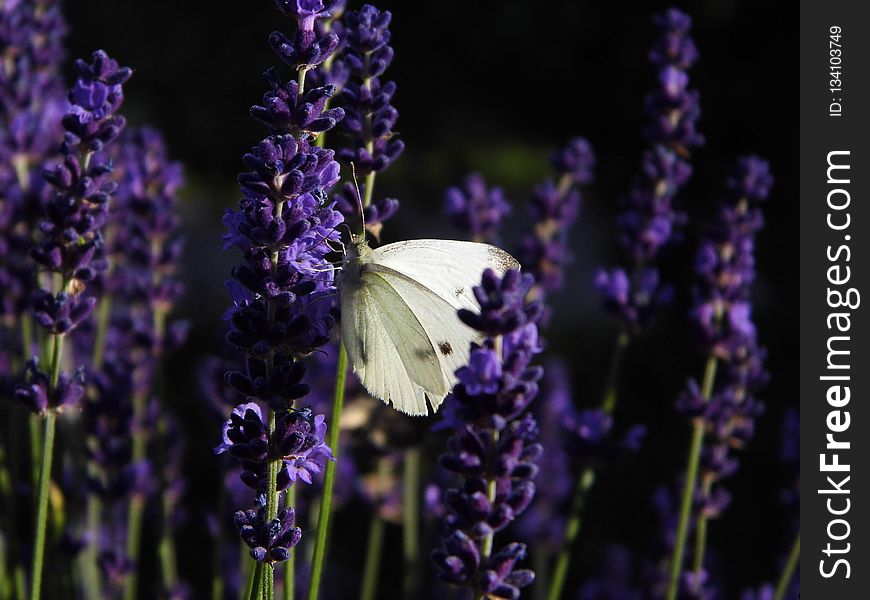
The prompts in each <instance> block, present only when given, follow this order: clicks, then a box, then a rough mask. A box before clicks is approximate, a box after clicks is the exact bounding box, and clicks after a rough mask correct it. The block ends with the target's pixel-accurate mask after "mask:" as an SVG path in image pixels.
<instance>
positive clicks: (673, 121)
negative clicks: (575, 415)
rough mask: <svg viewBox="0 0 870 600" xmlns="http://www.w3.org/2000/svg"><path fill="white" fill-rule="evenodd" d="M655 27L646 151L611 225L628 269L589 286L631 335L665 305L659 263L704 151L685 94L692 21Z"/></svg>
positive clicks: (675, 15)
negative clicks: (679, 201)
mask: <svg viewBox="0 0 870 600" xmlns="http://www.w3.org/2000/svg"><path fill="white" fill-rule="evenodd" d="M653 25H654V26H655V28H656V30H657V32H658V37H657V38H656V41H655V42H654V44H653V47H652V50H651V51H650V56H649V59H650V62H651V63H652V65H653V66H654V67H655V68H656V69H657V71H658V84H659V85H658V88H656V89H655V90H654V91H652V92H651V93H650V94H649V95H648V96H647V98H646V103H645V109H646V113H647V118H648V119H649V125H648V126H647V128H646V137H647V140H648V141H649V143H650V148H649V149H648V150H647V151H646V152H645V153H644V155H643V159H642V161H641V168H640V173H639V175H638V176H637V177H636V179H635V182H634V185H633V186H632V188H631V190H630V191H629V193H628V194H627V195H626V196H625V197H624V198H623V199H622V201H621V205H622V206H621V212H620V215H619V217H618V219H617V226H618V228H619V243H620V246H621V247H622V250H623V252H624V254H625V256H626V258H627V260H628V263H629V264H628V266H627V267H623V268H619V267H618V268H614V269H611V270H604V269H602V270H600V271H599V272H598V274H597V275H596V278H595V287H596V288H597V289H598V290H599V292H600V293H601V295H602V297H603V299H604V307H605V309H606V310H607V311H608V312H610V313H612V314H615V315H616V316H617V317H618V318H619V319H620V321H621V322H622V323H623V325H624V327H625V328H626V329H627V330H628V331H630V332H633V331H637V330H639V329H640V328H642V327H644V326H646V325H647V324H648V323H649V322H650V321H651V320H652V318H653V317H654V315H655V313H656V309H657V308H658V307H659V306H660V305H661V304H664V303H666V302H668V301H669V300H670V295H671V292H670V288H669V286H668V285H666V284H665V283H664V282H662V281H661V278H660V276H659V271H658V266H657V262H658V260H659V258H660V254H661V252H662V249H663V248H665V247H666V246H667V245H668V244H670V243H671V242H672V241H673V240H675V239H677V237H678V234H679V227H680V226H681V225H682V224H683V222H684V221H685V216H684V215H683V214H682V213H681V212H679V211H678V210H677V209H676V207H675V206H674V202H675V199H676V196H677V194H678V193H679V191H680V189H681V188H682V187H683V186H684V185H685V184H686V182H687V181H688V179H689V177H690V176H691V174H692V168H691V165H690V164H689V162H688V160H687V158H688V156H689V153H690V151H691V150H692V149H693V148H697V147H699V146H701V145H703V143H704V138H703V137H702V136H701V135H700V134H699V133H698V132H697V130H696V123H697V121H698V118H699V116H700V108H699V99H698V93H697V92H696V91H694V90H691V89H689V87H688V85H689V77H688V74H687V70H688V69H689V68H690V67H691V66H692V65H693V64H694V63H695V61H696V60H697V56H698V54H697V50H696V48H695V45H694V42H693V41H692V39H691V37H689V29H690V26H691V19H690V18H689V17H688V15H686V14H684V13H682V12H680V11H678V10H677V9H674V8H671V9H668V10H667V11H665V12H664V13H662V14H659V15H656V16H654V17H653Z"/></svg>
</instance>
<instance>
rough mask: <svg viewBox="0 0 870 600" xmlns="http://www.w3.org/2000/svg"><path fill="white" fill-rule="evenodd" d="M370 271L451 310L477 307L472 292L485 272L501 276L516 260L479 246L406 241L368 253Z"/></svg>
mask: <svg viewBox="0 0 870 600" xmlns="http://www.w3.org/2000/svg"><path fill="white" fill-rule="evenodd" d="M368 261H370V262H371V263H372V265H373V266H372V268H374V269H376V270H377V269H379V268H385V269H389V270H391V271H394V272H396V273H399V274H401V275H404V276H405V277H407V278H408V279H411V280H412V281H416V282H417V283H418V284H420V285H421V286H423V287H424V288H426V289H429V290H432V291H433V292H434V293H435V294H436V295H438V296H439V297H440V298H442V299H444V300H445V301H447V302H448V303H449V304H450V305H452V306H453V307H454V308H457V309H458V308H470V309H473V308H475V307H476V306H477V302H476V300H475V299H474V293H473V292H472V288H473V287H474V286H475V285H479V284H480V276H481V274H482V273H483V271H484V270H485V269H488V268H489V269H492V270H494V271H495V272H496V273H498V274H499V275H503V274H504V272H505V271H507V270H508V269H512V268H513V269H518V268H519V267H520V264H519V263H518V262H517V260H516V259H515V258H514V257H513V256H511V255H510V254H508V253H507V252H505V251H504V250H502V249H501V248H496V247H495V246H491V245H489V244H481V243H479V242H462V241H457V240H406V241H402V242H396V243H394V244H387V245H386V246H381V247H380V248H375V249H374V250H372V251H371V254H370V258H368Z"/></svg>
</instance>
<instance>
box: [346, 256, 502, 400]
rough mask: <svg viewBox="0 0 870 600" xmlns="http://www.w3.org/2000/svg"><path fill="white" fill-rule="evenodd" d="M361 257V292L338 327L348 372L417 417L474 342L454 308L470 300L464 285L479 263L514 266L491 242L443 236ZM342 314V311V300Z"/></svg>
mask: <svg viewBox="0 0 870 600" xmlns="http://www.w3.org/2000/svg"><path fill="white" fill-rule="evenodd" d="M361 261H362V265H361V268H360V276H359V280H360V282H361V283H360V285H359V287H360V289H361V290H367V293H368V296H367V297H366V298H365V300H363V299H362V298H360V299H359V300H358V302H360V304H358V305H357V307H356V308H355V309H354V308H349V310H350V311H352V312H353V314H354V315H357V316H355V317H354V318H353V319H352V320H354V324H352V325H351V326H350V328H347V327H345V329H344V333H343V335H345V338H344V340H345V345H346V346H347V344H355V345H357V348H355V349H354V353H353V355H351V354H350V353H351V349H350V348H349V347H348V353H349V356H350V358H351V361H352V364H353V365H354V369H355V371H356V372H357V374H358V375H359V376H360V380H361V381H362V382H363V385H364V386H365V387H366V389H367V390H369V392H370V393H372V394H373V395H374V396H377V397H379V398H381V399H382V400H385V401H387V402H390V401H392V403H393V404H394V406H395V407H396V408H397V409H399V410H401V411H403V412H407V413H409V414H413V415H425V414H426V400H427V399H428V402H429V403H430V404H431V405H432V408H433V410H437V409H438V407H439V406H440V405H441V403H442V402H443V400H444V397H445V396H446V395H447V393H448V392H449V391H450V389H451V388H452V387H453V385H454V384H455V383H456V375H455V372H456V370H457V369H458V368H459V367H461V366H463V365H465V364H467V363H468V357H469V348H470V345H471V342H474V341H477V342H479V341H480V340H481V336H480V334H479V333H478V332H476V331H474V330H473V329H471V328H470V327H467V326H466V325H465V324H463V323H462V322H461V321H460V320H459V317H458V316H457V314H456V311H457V309H459V308H474V307H475V306H476V302H475V299H474V293H473V292H472V288H473V287H474V286H475V285H477V284H478V283H479V282H480V276H481V274H482V273H483V271H484V269H486V268H491V269H494V270H495V271H496V272H498V273H499V274H502V273H504V271H506V270H507V269H509V268H512V267H518V266H519V264H518V263H517V261H516V260H515V259H514V258H513V257H512V256H511V255H510V254H508V253H507V252H505V251H503V250H501V249H499V248H496V247H494V246H489V245H487V244H479V243H474V242H460V241H450V240H411V241H405V242H398V243H395V244H389V245H387V246H383V247H381V248H378V249H375V250H372V251H370V252H368V253H367V254H366V255H364V257H362V259H361ZM361 302H365V303H366V305H365V306H363V304H361ZM360 313H362V315H361V314H360ZM371 313H377V314H378V315H379V316H378V317H375V316H368V315H370V314H371ZM342 314H343V315H344V314H348V310H345V308H344V303H343V304H342ZM363 315H365V316H363ZM361 319H365V320H367V322H366V323H361V322H360V320H361ZM376 319H377V320H378V323H377V324H376V323H375V321H376ZM378 324H379V325H380V327H381V329H382V333H380V334H377V335H376V334H371V335H370V336H369V337H368V339H367V338H366V337H365V336H364V337H362V338H360V335H359V334H360V331H361V330H362V329H363V328H368V327H377V325H378ZM342 326H343V327H344V326H345V325H344V322H343V323H342ZM421 334H422V336H421ZM378 336H379V339H378ZM423 337H425V340H424V339H423ZM390 344H392V345H393V346H394V348H395V351H394V348H390V347H388V346H390ZM376 355H377V356H376ZM388 355H390V358H387V356H388ZM397 356H398V358H399V360H400V361H401V364H398V363H397V362H396V360H395V359H396V357H397ZM365 362H368V364H363V363H365ZM409 383H410V385H409ZM411 388H413V389H414V394H413V395H410V394H409V393H408V392H409V389H411Z"/></svg>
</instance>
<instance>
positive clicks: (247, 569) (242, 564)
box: [239, 540, 259, 600]
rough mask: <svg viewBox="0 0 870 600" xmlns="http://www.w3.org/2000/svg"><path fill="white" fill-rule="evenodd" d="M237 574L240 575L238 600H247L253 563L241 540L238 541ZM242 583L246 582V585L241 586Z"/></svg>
mask: <svg viewBox="0 0 870 600" xmlns="http://www.w3.org/2000/svg"><path fill="white" fill-rule="evenodd" d="M239 573H241V574H242V576H241V577H240V578H239V600H247V598H248V597H249V596H250V589H251V579H252V578H253V576H254V561H252V560H251V552H250V551H249V550H248V546H247V544H245V542H243V541H241V540H239ZM242 581H247V582H248V585H246V586H243V585H242V584H241V582H242ZM258 581H259V580H258Z"/></svg>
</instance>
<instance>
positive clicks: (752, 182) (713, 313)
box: [678, 156, 773, 596]
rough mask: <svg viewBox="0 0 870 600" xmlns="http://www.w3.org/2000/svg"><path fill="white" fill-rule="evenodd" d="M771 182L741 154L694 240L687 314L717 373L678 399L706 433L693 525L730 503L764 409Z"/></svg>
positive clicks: (695, 581)
mask: <svg viewBox="0 0 870 600" xmlns="http://www.w3.org/2000/svg"><path fill="white" fill-rule="evenodd" d="M772 181H773V180H772V177H771V175H770V170H769V165H768V164H767V162H766V161H764V160H762V159H760V158H758V157H754V156H748V157H741V158H739V159H738V160H737V163H736V165H735V167H734V169H733V171H732V175H731V177H730V178H729V180H728V186H727V187H728V196H727V198H726V200H725V201H724V202H723V203H722V204H721V205H720V207H719V212H718V218H717V219H716V221H715V223H714V225H713V226H712V227H711V228H710V229H709V230H708V232H707V233H706V235H705V236H704V238H703V239H702V240H701V242H700V244H699V249H698V258H697V261H696V271H697V273H698V280H699V284H698V286H697V288H696V290H695V304H694V308H693V310H692V312H691V317H692V320H693V322H694V324H695V329H696V331H697V332H698V337H699V338H700V341H701V345H702V347H703V349H704V353H705V354H706V355H707V356H708V365H709V364H711V361H712V364H716V365H718V369H717V370H715V371H712V372H711V371H710V369H709V368H708V371H707V374H706V375H705V378H709V377H711V373H713V374H715V379H709V380H705V385H699V384H698V383H697V382H694V381H690V382H689V386H688V389H687V391H686V392H685V393H684V394H683V396H681V398H680V400H679V402H678V407H679V408H680V409H681V410H682V411H683V412H685V413H686V414H687V415H689V416H690V417H691V418H693V419H694V420H696V423H700V424H702V425H703V427H704V430H705V434H706V435H705V442H704V445H703V452H702V454H701V466H700V477H699V483H698V488H697V490H696V492H695V496H696V500H695V503H694V515H695V520H698V521H699V523H700V522H706V520H709V519H714V518H716V517H718V516H719V515H721V514H722V512H723V511H724V510H725V509H726V508H727V507H728V505H729V504H730V494H729V493H728V491H727V490H726V489H725V488H724V487H722V481H723V480H724V479H726V478H728V477H730V476H731V475H733V474H734V473H735V472H736V471H737V469H738V467H739V462H738V459H737V455H736V451H737V450H739V449H741V448H743V447H744V446H745V445H746V444H747V442H748V441H749V440H750V439H751V438H752V437H753V435H754V426H755V419H756V418H757V417H758V416H759V415H761V414H762V412H763V408H764V407H763V404H762V403H761V402H760V401H759V400H758V399H757V397H756V394H757V392H758V391H759V390H760V389H761V388H762V387H763V386H764V384H765V383H766V382H767V373H766V372H765V370H764V359H765V351H764V349H763V348H761V347H760V346H759V345H758V341H757V335H756V330H755V327H754V325H753V323H752V320H751V316H750V315H751V306H750V291H751V284H752V282H753V280H754V278H755V269H754V256H753V254H754V241H755V237H756V235H757V233H758V232H759V230H760V229H761V228H762V226H763V219H762V214H761V208H760V204H761V203H762V202H764V201H765V200H766V199H767V195H768V193H769V191H770V187H771V185H772ZM698 419H700V421H698ZM696 426H698V425H696ZM687 575H689V577H690V581H688V584H687V585H688V589H689V592H690V593H691V594H694V595H695V596H703V594H704V593H705V591H704V589H705V588H704V586H705V584H706V583H707V582H706V579H704V578H702V577H701V575H702V573H701V572H694V573H688V574H687Z"/></svg>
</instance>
